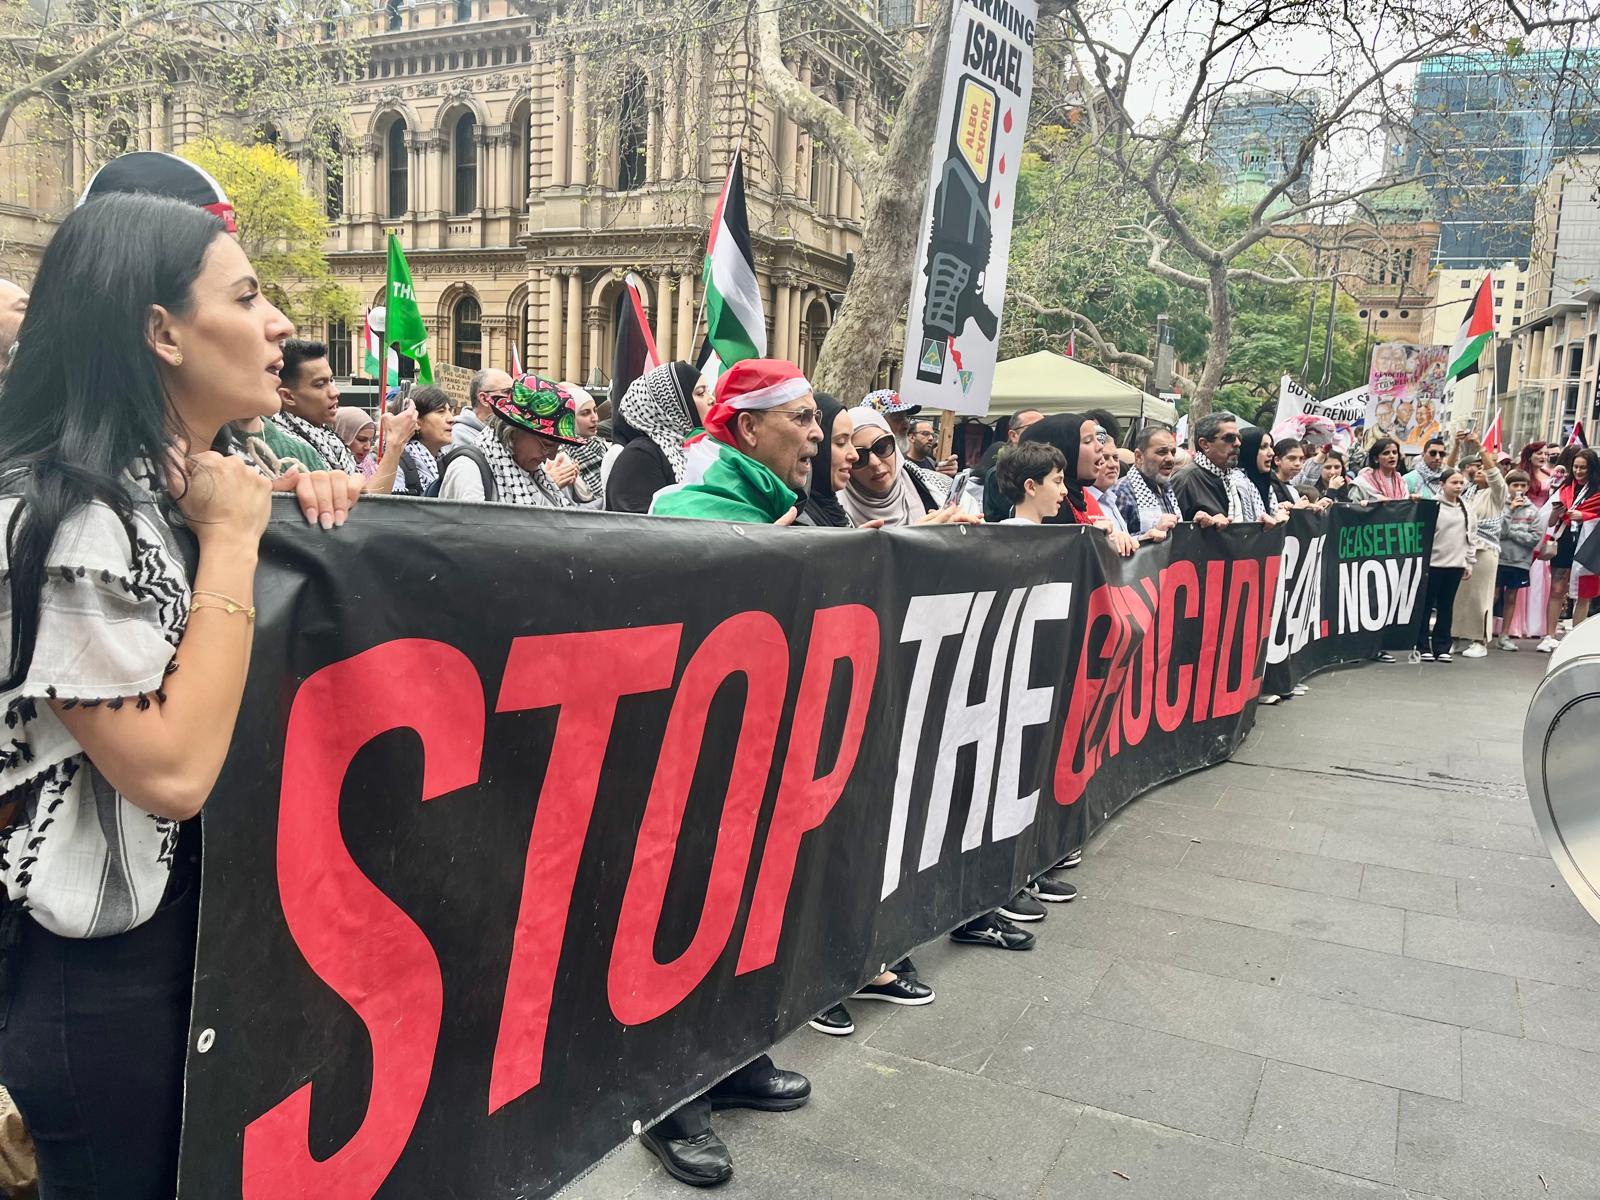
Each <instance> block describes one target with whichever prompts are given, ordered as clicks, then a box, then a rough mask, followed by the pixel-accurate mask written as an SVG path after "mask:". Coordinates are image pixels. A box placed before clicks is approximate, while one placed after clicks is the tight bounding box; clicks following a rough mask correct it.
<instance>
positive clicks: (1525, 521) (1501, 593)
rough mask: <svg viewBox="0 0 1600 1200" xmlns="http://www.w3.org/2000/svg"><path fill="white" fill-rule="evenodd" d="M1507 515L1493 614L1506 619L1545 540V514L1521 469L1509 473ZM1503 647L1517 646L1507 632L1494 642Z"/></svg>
mask: <svg viewBox="0 0 1600 1200" xmlns="http://www.w3.org/2000/svg"><path fill="white" fill-rule="evenodd" d="M1506 493H1507V494H1506V515H1505V522H1504V524H1502V525H1501V527H1500V567H1499V569H1498V571H1497V572H1496V574H1495V581H1494V589H1495V590H1494V615H1495V617H1496V618H1497V619H1503V617H1504V616H1505V614H1506V613H1508V612H1509V611H1510V609H1511V608H1512V607H1513V606H1514V605H1515V604H1516V599H1517V597H1516V593H1517V592H1518V590H1520V589H1522V588H1525V587H1527V586H1528V571H1529V569H1530V568H1531V567H1532V565H1533V556H1534V553H1535V552H1536V551H1537V550H1538V548H1539V543H1540V542H1542V541H1543V540H1544V534H1545V523H1544V517H1543V515H1542V514H1541V513H1540V511H1539V506H1538V505H1536V504H1534V503H1533V502H1532V501H1531V500H1529V499H1528V476H1527V475H1526V474H1524V473H1523V472H1522V471H1511V472H1509V473H1508V474H1507V475H1506ZM1495 644H1496V645H1497V646H1498V647H1499V648H1500V649H1501V650H1515V649H1516V648H1517V644H1516V643H1515V642H1513V641H1512V640H1511V639H1510V638H1508V637H1506V636H1505V634H1504V633H1502V634H1501V635H1500V639H1499V641H1498V642H1496V643H1495Z"/></svg>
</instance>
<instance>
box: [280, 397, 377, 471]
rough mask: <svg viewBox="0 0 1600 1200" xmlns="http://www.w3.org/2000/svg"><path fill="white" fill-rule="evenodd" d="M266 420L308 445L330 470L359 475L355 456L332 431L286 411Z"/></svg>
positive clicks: (359, 469)
mask: <svg viewBox="0 0 1600 1200" xmlns="http://www.w3.org/2000/svg"><path fill="white" fill-rule="evenodd" d="M267 420H269V421H271V422H272V423H273V424H274V425H276V426H277V427H278V428H279V429H281V430H283V431H284V432H285V433H287V434H290V435H292V436H294V437H297V438H299V439H300V440H301V441H302V442H307V443H309V444H310V445H311V448H312V449H314V450H315V451H316V452H317V453H318V454H320V455H322V461H323V462H325V463H327V464H328V467H329V468H330V469H331V470H334V471H343V472H344V473H345V474H346V475H360V474H361V468H360V467H358V466H357V465H356V458H355V455H353V454H351V453H350V448H349V447H348V446H346V445H345V444H344V443H343V442H341V441H340V440H339V435H338V434H337V433H335V432H334V431H333V430H331V429H325V428H323V427H322V426H321V425H313V424H312V423H311V422H310V421H307V420H305V419H304V418H303V417H297V416H295V415H294V414H293V413H292V412H290V411H288V410H287V409H283V410H281V411H279V412H276V413H273V414H272V416H270V417H268V418H267Z"/></svg>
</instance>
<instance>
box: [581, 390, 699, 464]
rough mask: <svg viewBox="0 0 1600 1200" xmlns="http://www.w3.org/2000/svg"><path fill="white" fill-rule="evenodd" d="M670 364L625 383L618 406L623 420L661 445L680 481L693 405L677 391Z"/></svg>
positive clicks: (692, 428)
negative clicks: (626, 385) (624, 389)
mask: <svg viewBox="0 0 1600 1200" xmlns="http://www.w3.org/2000/svg"><path fill="white" fill-rule="evenodd" d="M672 367H673V364H672V363H667V364H666V365H664V366H660V367H657V368H655V369H654V370H653V371H646V372H645V373H644V374H643V375H641V376H639V378H637V379H635V380H634V381H633V382H632V383H631V384H629V385H628V391H627V394H626V395H624V396H623V397H622V403H621V404H620V405H619V406H618V407H619V409H620V411H621V413H622V419H623V420H624V421H626V422H627V423H628V424H629V425H630V426H632V427H633V429H634V430H635V431H636V432H637V433H639V434H641V435H642V436H644V437H647V438H649V439H650V440H651V441H652V442H654V443H655V444H656V445H657V446H659V447H660V448H661V453H662V454H664V455H666V456H667V465H668V466H670V467H671V468H672V478H673V480H674V481H675V482H677V483H682V482H683V469H684V464H685V462H686V457H685V453H684V449H683V443H684V440H685V439H686V438H687V437H688V436H689V435H690V433H692V432H693V430H694V425H693V424H692V422H691V417H690V413H691V412H692V411H693V405H692V403H691V402H689V401H688V400H686V399H685V398H684V397H682V396H680V395H679V394H678V387H677V385H676V384H675V383H674V382H673V377H672ZM579 465H580V467H581V466H582V464H581V463H580V464H579Z"/></svg>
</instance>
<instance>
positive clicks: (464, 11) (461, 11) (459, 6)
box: [456, 0, 472, 21]
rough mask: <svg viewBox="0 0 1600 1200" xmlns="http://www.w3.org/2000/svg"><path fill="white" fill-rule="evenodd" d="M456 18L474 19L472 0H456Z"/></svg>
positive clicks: (463, 19)
mask: <svg viewBox="0 0 1600 1200" xmlns="http://www.w3.org/2000/svg"><path fill="white" fill-rule="evenodd" d="M456 20H458V21H470V20H472V0H456Z"/></svg>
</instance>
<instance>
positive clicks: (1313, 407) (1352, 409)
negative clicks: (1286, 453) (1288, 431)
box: [1274, 375, 1370, 447]
mask: <svg viewBox="0 0 1600 1200" xmlns="http://www.w3.org/2000/svg"><path fill="white" fill-rule="evenodd" d="M1369 396H1370V389H1369V388H1367V387H1366V386H1365V385H1363V386H1361V387H1357V388H1351V389H1350V390H1349V391H1348V392H1340V393H1339V394H1338V395H1337V396H1329V397H1328V398H1327V399H1326V400H1318V399H1317V398H1316V397H1315V396H1313V395H1312V394H1311V393H1310V392H1309V391H1307V390H1306V389H1305V388H1303V387H1301V386H1300V385H1299V384H1298V383H1296V382H1295V380H1294V379H1293V377H1291V376H1289V375H1285V376H1284V377H1283V379H1282V380H1281V381H1280V383H1279V384H1278V417H1277V421H1276V422H1274V428H1276V427H1277V426H1280V425H1282V424H1284V423H1285V422H1286V421H1291V420H1293V419H1294V418H1295V417H1299V416H1308V417H1322V418H1324V419H1325V420H1327V421H1329V422H1331V423H1332V425H1333V428H1334V441H1335V443H1337V444H1338V445H1339V446H1341V447H1348V446H1350V445H1351V444H1352V443H1353V442H1354V441H1355V431H1356V430H1357V429H1359V428H1360V427H1361V424H1362V422H1364V421H1365V420H1366V419H1367V404H1368V400H1369ZM1291 436H1292V435H1291Z"/></svg>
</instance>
